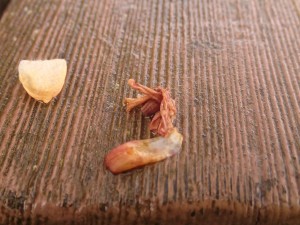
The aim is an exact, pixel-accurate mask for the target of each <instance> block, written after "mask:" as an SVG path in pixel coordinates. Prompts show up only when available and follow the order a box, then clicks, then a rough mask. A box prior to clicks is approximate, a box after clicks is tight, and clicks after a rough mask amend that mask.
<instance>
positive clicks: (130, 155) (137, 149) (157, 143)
mask: <svg viewBox="0 0 300 225" xmlns="http://www.w3.org/2000/svg"><path fill="white" fill-rule="evenodd" d="M182 139H183V137H182V135H181V134H180V133H179V132H178V131H177V129H176V128H173V130H172V131H171V132H170V133H169V134H167V135H166V136H165V137H161V136H160V137H156V138H151V139H145V140H136V141H129V142H126V143H124V144H122V145H119V146H117V147H116V148H114V149H112V150H111V151H110V152H109V153H108V154H107V155H106V157H105V165H106V167H107V168H108V169H109V170H110V171H111V172H112V173H114V174H117V173H122V172H125V171H128V170H131V169H134V168H137V167H140V166H144V165H147V164H150V163H155V162H159V161H161V160H164V159H166V158H168V157H170V156H173V155H174V154H176V153H178V152H179V151H180V149H181V144H182Z"/></svg>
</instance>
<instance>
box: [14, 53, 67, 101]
mask: <svg viewBox="0 0 300 225" xmlns="http://www.w3.org/2000/svg"><path fill="white" fill-rule="evenodd" d="M66 74H67V62H66V60H64V59H51V60H36V61H30V60H22V61H21V62H20V64H19V79H20V81H21V83H22V85H23V87H24V89H25V90H26V91H27V93H28V94H29V95H30V96H31V97H33V98H35V99H36V100H40V101H43V102H45V103H48V102H50V101H51V99H52V98H53V97H55V96H57V95H58V94H59V92H60V91H61V89H62V87H63V85H64V83H65V78H66Z"/></svg>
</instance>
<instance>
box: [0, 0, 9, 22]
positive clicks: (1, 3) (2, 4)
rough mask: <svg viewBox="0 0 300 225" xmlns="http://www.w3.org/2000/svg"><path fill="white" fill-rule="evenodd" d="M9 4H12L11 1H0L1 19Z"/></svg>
mask: <svg viewBox="0 0 300 225" xmlns="http://www.w3.org/2000/svg"><path fill="white" fill-rule="evenodd" d="M9 2H10V0H0V19H1V17H2V15H3V13H4V11H5V9H6V8H7V6H8V4H9Z"/></svg>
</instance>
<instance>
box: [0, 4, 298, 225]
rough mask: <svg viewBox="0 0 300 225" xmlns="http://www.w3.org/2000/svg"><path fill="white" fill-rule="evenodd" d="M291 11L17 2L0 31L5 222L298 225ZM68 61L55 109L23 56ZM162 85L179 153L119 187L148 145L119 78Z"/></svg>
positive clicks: (281, 7)
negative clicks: (126, 165) (127, 152)
mask: <svg viewBox="0 0 300 225" xmlns="http://www.w3.org/2000/svg"><path fill="white" fill-rule="evenodd" d="M299 24H300V16H299V3H298V2H297V1H285V0H279V1H272V0H268V1H267V0H266V1H242V0H227V1H222V0H213V1H197V0H191V1H166V0H157V1H146V0H144V1H139V0H124V1H109V0H103V1H97V0H91V1H84V0H76V1H75V0H73V1H71V0H62V1H60V0H52V1H46V0H24V1H17V0H15V1H11V3H10V5H9V7H8V8H7V10H6V11H5V13H4V14H3V16H2V18H1V21H0V78H1V79H0V180H1V182H0V193H1V194H0V205H1V208H0V224H21V223H28V224H53V223H55V224H57V223H62V224H71V223H72V224H79V223H80V224H142V223H146V224H200V223H201V224H220V223H222V224H299V221H300V198H299V194H300V192H299V187H300V170H299V157H300V156H299V153H300V141H299V140H300V98H299V97H300V70H299V65H300V57H299V49H300V41H299V40H300V39H299V36H300V30H299ZM50 58H66V60H67V61H68V74H67V79H66V84H65V86H64V88H63V90H62V93H61V94H60V95H59V96H58V97H57V98H55V99H54V100H53V101H52V102H51V103H50V104H42V103H39V102H37V101H35V100H34V99H32V98H31V97H30V96H29V95H28V94H27V93H26V92H25V90H24V89H23V88H22V85H21V84H20V82H19V81H18V74H17V66H18V63H19V61H20V60H21V59H50ZM129 78H134V79H136V80H137V81H139V82H141V83H142V84H145V85H148V86H153V87H154V86H157V85H162V86H167V87H169V88H170V89H171V92H172V95H173V96H174V97H175V98H176V101H177V103H178V117H177V120H176V126H177V127H178V128H179V130H180V131H181V132H182V133H183V135H184V143H183V148H182V151H181V153H180V154H179V155H176V156H175V157H173V158H170V159H168V160H166V161H164V162H161V163H157V164H154V165H150V166H147V167H144V168H142V169H138V170H134V171H132V172H129V173H125V174H121V175H117V176H114V175H112V174H111V173H110V172H109V171H107V170H106V169H105V168H104V167H103V158H104V156H105V154H106V153H107V152H108V151H109V150H110V149H111V148H113V147H114V146H116V145H118V144H121V143H123V142H125V141H128V140H134V139H143V138H148V137H150V136H151V134H150V133H149V131H148V129H147V124H148V122H149V120H148V119H147V118H144V117H142V115H141V114H140V113H139V112H138V111H135V112H133V113H132V114H130V115H127V114H126V112H125V110H124V108H123V106H122V102H123V99H124V97H125V96H134V95H135V93H133V92H132V91H131V90H130V89H129V87H128V86H127V84H126V83H127V80H128V79H129Z"/></svg>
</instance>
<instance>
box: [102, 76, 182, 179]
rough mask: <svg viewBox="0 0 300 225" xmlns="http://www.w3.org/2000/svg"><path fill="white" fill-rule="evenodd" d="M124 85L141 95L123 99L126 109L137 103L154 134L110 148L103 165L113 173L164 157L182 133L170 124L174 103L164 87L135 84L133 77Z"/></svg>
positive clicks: (171, 152) (176, 149) (175, 149)
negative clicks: (147, 118) (149, 120)
mask: <svg viewBox="0 0 300 225" xmlns="http://www.w3.org/2000/svg"><path fill="white" fill-rule="evenodd" d="M128 84H129V85H130V86H131V87H132V88H133V89H135V90H137V91H139V92H140V93H141V94H142V95H141V96H138V97H137V98H126V99H125V103H126V110H127V112H130V111H131V110H132V109H133V108H135V107H138V106H140V107H141V111H142V113H143V114H144V115H145V116H149V117H150V118H151V122H150V125H149V129H150V130H151V131H153V132H155V133H156V134H157V135H158V137H155V138H152V139H146V140H135V141H130V142H127V143H124V144H122V145H120V146H117V147H116V148H114V149H112V150H111V151H110V152H109V153H108V154H107V155H106V157H105V165H106V167H107V168H108V169H109V170H110V171H111V172H112V173H114V174H117V173H122V172H125V171H128V170H131V169H134V168H137V167H141V166H144V165H147V164H150V163H155V162H158V161H161V160H164V159H166V158H168V157H170V156H173V155H174V154H176V153H178V152H179V151H180V149H181V145H182V140H183V137H182V135H181V134H180V133H179V132H178V131H177V129H176V128H175V127H174V125H173V121H174V119H175V116H176V106H175V101H174V99H172V98H171V96H170V93H169V91H168V90H167V89H164V88H161V87H158V88H155V89H152V88H149V87H146V86H143V85H141V84H139V83H136V82H135V81H134V80H133V79H130V80H129V81H128Z"/></svg>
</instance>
